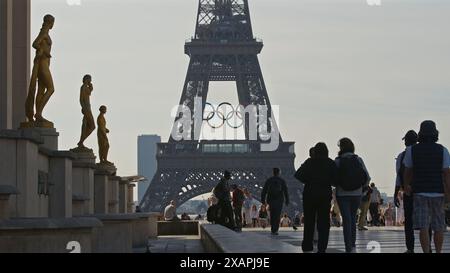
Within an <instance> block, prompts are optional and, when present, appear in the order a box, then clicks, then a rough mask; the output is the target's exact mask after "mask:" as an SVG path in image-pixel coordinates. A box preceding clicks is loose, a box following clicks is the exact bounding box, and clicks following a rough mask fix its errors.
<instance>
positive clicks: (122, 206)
mask: <svg viewBox="0 0 450 273" xmlns="http://www.w3.org/2000/svg"><path fill="white" fill-rule="evenodd" d="M128 185H129V182H128V181H120V182H119V213H128V203H129V199H128V197H129V195H128Z"/></svg>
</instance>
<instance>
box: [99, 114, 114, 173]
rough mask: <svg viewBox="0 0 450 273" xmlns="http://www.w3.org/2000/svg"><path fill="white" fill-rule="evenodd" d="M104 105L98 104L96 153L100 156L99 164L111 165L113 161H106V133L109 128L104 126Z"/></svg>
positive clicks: (107, 146)
mask: <svg viewBox="0 0 450 273" xmlns="http://www.w3.org/2000/svg"><path fill="white" fill-rule="evenodd" d="M106 110H107V109H106V106H104V105H102V106H100V109H99V111H100V114H99V115H98V118H97V139H98V153H99V157H100V164H107V165H113V163H111V162H109V161H108V151H109V141H108V134H109V130H108V129H107V128H106V120H105V114H106Z"/></svg>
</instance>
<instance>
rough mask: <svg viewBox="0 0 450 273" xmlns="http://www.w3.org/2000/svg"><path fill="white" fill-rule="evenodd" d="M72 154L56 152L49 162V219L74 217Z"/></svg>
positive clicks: (73, 157)
mask: <svg viewBox="0 0 450 273" xmlns="http://www.w3.org/2000/svg"><path fill="white" fill-rule="evenodd" d="M74 159H75V156H74V154H73V153H72V152H61V151H58V152H57V151H55V152H53V153H52V156H51V157H50V162H49V181H50V190H49V192H50V204H49V217H52V218H68V217H72V161H73V160H74Z"/></svg>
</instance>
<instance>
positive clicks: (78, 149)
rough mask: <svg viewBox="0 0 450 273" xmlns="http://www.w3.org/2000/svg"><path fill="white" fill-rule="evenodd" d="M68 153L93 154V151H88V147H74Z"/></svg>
mask: <svg viewBox="0 0 450 273" xmlns="http://www.w3.org/2000/svg"><path fill="white" fill-rule="evenodd" d="M70 151H71V152H72V153H76V154H94V150H92V149H89V148H88V147H76V148H73V149H70Z"/></svg>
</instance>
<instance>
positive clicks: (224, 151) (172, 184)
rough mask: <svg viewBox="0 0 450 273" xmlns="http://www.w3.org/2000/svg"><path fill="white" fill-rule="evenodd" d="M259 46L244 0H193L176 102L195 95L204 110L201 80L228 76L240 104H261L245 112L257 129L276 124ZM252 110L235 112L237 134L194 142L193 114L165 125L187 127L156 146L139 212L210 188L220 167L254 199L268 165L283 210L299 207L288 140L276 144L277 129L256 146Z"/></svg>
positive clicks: (188, 104) (190, 102) (189, 105)
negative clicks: (271, 145)
mask: <svg viewBox="0 0 450 273" xmlns="http://www.w3.org/2000/svg"><path fill="white" fill-rule="evenodd" d="M262 48H263V42H262V41H260V40H258V39H256V38H255V37H254V36H253V31H252V24H251V20H250V13H249V6H248V0H199V5H198V13H197V22H196V29H195V35H194V36H193V37H192V39H190V40H189V41H187V42H186V44H185V53H186V54H187V55H188V56H189V57H190V62H189V68H188V72H187V75H186V80H185V83H184V87H183V93H182V95H181V100H180V103H179V105H181V106H183V107H185V108H186V109H189V110H190V111H191V113H194V106H195V100H196V98H201V102H202V103H201V107H202V110H203V111H204V110H205V107H206V106H207V105H208V103H207V96H208V88H209V83H210V82H211V81H234V82H236V88H237V93H238V99H239V104H240V105H241V106H243V107H247V106H249V105H250V106H251V105H254V106H265V107H266V109H267V112H266V114H264V115H263V114H262V113H261V112H260V111H259V110H258V111H256V112H255V113H253V112H252V113H253V114H254V115H255V120H256V121H257V124H258V128H262V127H264V128H265V129H266V131H269V132H270V131H271V130H272V128H275V125H276V123H275V119H274V118H272V115H273V113H272V106H271V103H270V100H269V96H268V93H267V90H266V86H265V83H264V79H263V75H262V72H261V68H260V64H259V60H258V54H259V53H260V52H261V50H262ZM252 113H250V112H247V113H246V114H244V117H243V118H244V121H245V122H243V124H244V132H245V140H213V141H208V140H202V141H200V140H199V139H200V135H199V134H200V131H199V130H195V126H196V125H195V124H196V123H195V122H194V118H195V117H194V115H193V116H192V117H190V118H191V122H190V128H189V129H186V128H185V127H183V126H182V125H183V122H181V120H183V118H186V117H184V114H183V113H181V112H180V113H179V115H178V116H177V117H176V118H175V121H174V125H173V126H174V128H173V131H175V132H179V133H183V130H188V132H184V133H185V134H187V135H188V136H189V137H188V139H184V140H178V141H177V140H175V139H173V138H172V137H171V138H170V139H169V141H168V142H167V143H160V144H158V152H157V161H158V170H157V172H156V174H155V176H154V177H153V179H152V182H151V183H150V186H149V188H148V190H147V192H146V194H145V196H144V198H143V200H142V201H141V204H140V206H141V208H142V210H144V211H156V212H161V211H162V210H163V209H164V207H165V206H166V205H167V204H168V203H169V202H170V201H171V200H175V201H177V203H178V205H181V204H182V203H184V202H186V201H188V200H190V199H192V198H194V197H196V196H198V195H201V194H204V193H208V192H211V190H212V189H213V187H214V186H215V185H216V184H217V183H218V181H219V179H220V178H221V177H222V175H223V171H224V170H229V171H231V172H232V181H231V183H234V184H238V185H240V186H241V187H245V188H247V189H248V190H249V191H250V192H251V193H252V194H253V196H254V197H255V198H256V199H259V198H260V194H261V190H262V187H263V185H264V182H265V180H266V179H267V178H269V177H270V176H271V172H272V168H273V167H278V168H280V169H281V171H282V177H283V178H284V179H285V180H286V181H287V184H288V188H289V192H290V199H291V205H290V206H289V207H288V208H286V209H285V211H289V212H290V213H293V212H294V211H296V210H298V211H301V210H302V206H301V203H302V200H301V199H302V197H301V196H302V186H301V185H300V183H299V182H298V181H296V180H295V178H294V177H293V175H294V171H295V167H294V159H295V154H294V143H293V142H284V141H283V140H282V138H281V135H280V134H277V135H278V138H279V146H278V149H276V150H274V151H264V149H261V145H262V144H263V143H264V142H265V141H266V140H265V139H264V138H263V135H262V134H257V136H256V138H254V139H253V138H251V136H252V133H251V130H252V126H250V125H251V122H250V120H251V117H250V116H251V115H252ZM263 116H264V117H265V119H263V118H262V117H263ZM222 118H223V116H222Z"/></svg>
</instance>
